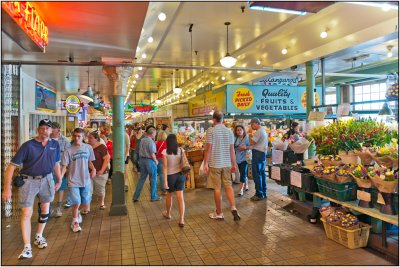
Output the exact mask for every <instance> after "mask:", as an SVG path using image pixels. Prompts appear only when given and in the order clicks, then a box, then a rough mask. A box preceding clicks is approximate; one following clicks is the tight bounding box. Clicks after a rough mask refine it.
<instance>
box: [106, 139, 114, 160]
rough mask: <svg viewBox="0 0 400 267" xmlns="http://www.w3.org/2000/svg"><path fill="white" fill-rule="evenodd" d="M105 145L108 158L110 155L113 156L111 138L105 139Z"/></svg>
mask: <svg viewBox="0 0 400 267" xmlns="http://www.w3.org/2000/svg"><path fill="white" fill-rule="evenodd" d="M106 147H107V150H108V154H110V159H112V157H113V154H112V153H113V152H112V147H113V142H112V141H111V140H107V143H106Z"/></svg>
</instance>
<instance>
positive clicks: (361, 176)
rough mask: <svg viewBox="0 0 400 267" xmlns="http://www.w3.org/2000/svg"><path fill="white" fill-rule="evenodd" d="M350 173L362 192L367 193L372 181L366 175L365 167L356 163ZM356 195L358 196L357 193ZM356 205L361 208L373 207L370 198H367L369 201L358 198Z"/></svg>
mask: <svg viewBox="0 0 400 267" xmlns="http://www.w3.org/2000/svg"><path fill="white" fill-rule="evenodd" d="M372 168H373V167H372ZM350 174H351V176H352V177H353V178H354V180H356V182H357V185H358V187H359V189H360V191H363V192H366V193H368V194H369V193H370V189H371V187H372V181H371V179H370V178H369V176H368V171H367V169H366V168H365V167H363V166H361V165H358V166H357V167H356V168H355V169H354V171H353V172H351V173H350ZM357 196H358V194H357ZM358 205H359V206H360V207H363V208H372V207H373V205H372V203H371V200H370V198H369V201H368V200H364V199H360V202H359V203H358Z"/></svg>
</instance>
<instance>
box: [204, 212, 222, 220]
mask: <svg viewBox="0 0 400 267" xmlns="http://www.w3.org/2000/svg"><path fill="white" fill-rule="evenodd" d="M208 216H210V218H211V219H214V220H223V219H224V214H223V213H222V212H221V213H220V214H217V212H216V211H214V212H211V213H210V214H208Z"/></svg>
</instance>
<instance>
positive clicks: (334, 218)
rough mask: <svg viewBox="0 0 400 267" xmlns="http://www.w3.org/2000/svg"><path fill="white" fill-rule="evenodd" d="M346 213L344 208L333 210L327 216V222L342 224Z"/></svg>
mask: <svg viewBox="0 0 400 267" xmlns="http://www.w3.org/2000/svg"><path fill="white" fill-rule="evenodd" d="M345 215H346V212H345V211H344V210H342V209H337V210H335V211H333V212H331V213H330V214H329V215H328V216H327V217H326V222H327V223H330V224H333V225H337V226H340V224H341V220H342V217H343V216H345Z"/></svg>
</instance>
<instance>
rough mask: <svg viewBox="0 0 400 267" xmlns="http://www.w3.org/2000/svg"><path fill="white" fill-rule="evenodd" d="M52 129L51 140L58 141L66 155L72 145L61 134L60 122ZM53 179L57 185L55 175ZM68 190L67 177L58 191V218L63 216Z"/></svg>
mask: <svg viewBox="0 0 400 267" xmlns="http://www.w3.org/2000/svg"><path fill="white" fill-rule="evenodd" d="M52 128H53V132H52V133H51V135H50V137H51V139H53V140H56V141H58V143H59V144H60V151H61V155H62V154H63V153H64V151H65V149H67V148H68V147H70V146H71V143H70V142H69V141H68V139H67V138H66V137H65V136H63V135H62V134H61V132H60V128H61V125H60V124H59V123H58V122H56V121H53V123H52ZM53 178H54V183H56V182H57V178H56V177H55V176H54V175H53ZM66 189H67V178H66V177H65V176H63V178H62V182H61V186H60V188H59V189H58V198H57V208H56V212H55V217H56V218H58V217H61V216H62V211H61V206H62V201H63V199H64V191H65V190H66Z"/></svg>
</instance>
